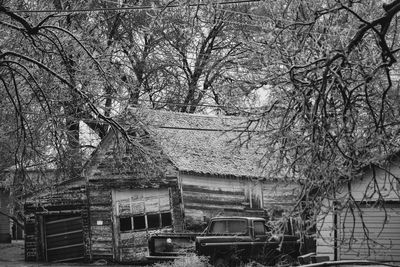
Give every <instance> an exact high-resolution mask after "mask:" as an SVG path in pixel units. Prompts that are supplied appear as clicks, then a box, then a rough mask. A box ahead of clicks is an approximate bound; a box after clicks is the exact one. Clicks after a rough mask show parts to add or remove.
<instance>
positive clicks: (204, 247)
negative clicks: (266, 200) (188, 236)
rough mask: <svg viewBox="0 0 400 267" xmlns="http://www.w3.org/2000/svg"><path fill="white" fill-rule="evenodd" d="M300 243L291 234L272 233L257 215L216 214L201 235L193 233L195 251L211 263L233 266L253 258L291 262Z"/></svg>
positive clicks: (266, 262)
mask: <svg viewBox="0 0 400 267" xmlns="http://www.w3.org/2000/svg"><path fill="white" fill-rule="evenodd" d="M299 249H300V243H299V240H298V239H297V237H295V236H291V235H280V236H276V235H272V234H271V232H270V231H269V229H268V227H267V225H266V221H265V219H263V218H257V217H216V218H213V219H211V221H210V223H209V225H208V227H207V229H206V231H205V233H204V235H202V236H198V237H196V253H197V254H198V255H201V256H208V257H210V260H211V262H212V264H213V265H214V266H236V265H240V264H241V262H249V261H254V262H258V263H261V264H265V265H269V266H270V265H276V264H285V263H286V264H287V265H290V264H292V263H294V262H295V261H296V259H297V257H298V256H299V255H300V254H299Z"/></svg>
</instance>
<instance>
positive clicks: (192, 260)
mask: <svg viewBox="0 0 400 267" xmlns="http://www.w3.org/2000/svg"><path fill="white" fill-rule="evenodd" d="M152 266H153V267H164V266H169V267H186V266H193V267H207V266H211V265H210V264H209V263H208V259H207V258H205V257H201V256H197V255H189V256H186V257H182V258H179V259H176V260H174V261H171V262H168V263H166V262H162V263H155V264H153V265H152Z"/></svg>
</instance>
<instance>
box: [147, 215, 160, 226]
mask: <svg viewBox="0 0 400 267" xmlns="http://www.w3.org/2000/svg"><path fill="white" fill-rule="evenodd" d="M160 217H161V216H160V214H149V215H147V226H148V228H159V227H160Z"/></svg>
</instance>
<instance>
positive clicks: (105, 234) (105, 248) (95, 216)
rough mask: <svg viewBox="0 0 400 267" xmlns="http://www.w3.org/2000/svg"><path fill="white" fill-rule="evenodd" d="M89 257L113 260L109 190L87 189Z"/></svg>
mask: <svg viewBox="0 0 400 267" xmlns="http://www.w3.org/2000/svg"><path fill="white" fill-rule="evenodd" d="M89 199H90V231H91V257H92V260H95V259H114V256H113V255H114V253H113V230H112V197H111V190H110V189H103V188H100V189H99V188H95V187H91V188H89Z"/></svg>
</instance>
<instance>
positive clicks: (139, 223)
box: [133, 215, 146, 230]
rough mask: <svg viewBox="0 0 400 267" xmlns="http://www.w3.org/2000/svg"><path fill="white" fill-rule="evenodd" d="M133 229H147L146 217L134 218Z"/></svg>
mask: <svg viewBox="0 0 400 267" xmlns="http://www.w3.org/2000/svg"><path fill="white" fill-rule="evenodd" d="M133 229H134V230H143V229H146V218H145V216H144V215H143V216H135V217H133Z"/></svg>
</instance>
